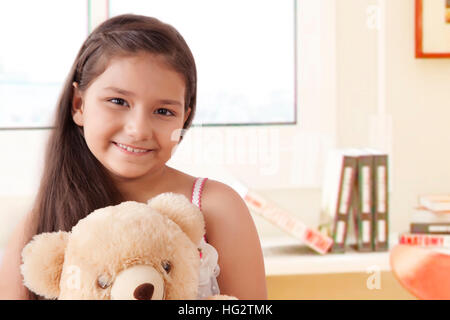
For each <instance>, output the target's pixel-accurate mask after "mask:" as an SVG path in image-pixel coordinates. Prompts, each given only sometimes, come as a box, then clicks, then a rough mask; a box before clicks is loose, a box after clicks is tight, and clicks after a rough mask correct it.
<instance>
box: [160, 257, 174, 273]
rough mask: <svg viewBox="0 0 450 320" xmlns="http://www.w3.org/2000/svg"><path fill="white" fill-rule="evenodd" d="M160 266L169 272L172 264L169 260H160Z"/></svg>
mask: <svg viewBox="0 0 450 320" xmlns="http://www.w3.org/2000/svg"><path fill="white" fill-rule="evenodd" d="M161 266H162V267H163V269H164V270H165V271H166V272H167V273H169V272H170V270H171V269H172V264H171V263H170V261H167V260H164V261H162V262H161Z"/></svg>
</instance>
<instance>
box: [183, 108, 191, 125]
mask: <svg viewBox="0 0 450 320" xmlns="http://www.w3.org/2000/svg"><path fill="white" fill-rule="evenodd" d="M191 111H192V108H191V107H189V108H188V109H187V111H186V114H185V115H184V121H183V123H185V122H186V120H187V118H189V115H190V114H191Z"/></svg>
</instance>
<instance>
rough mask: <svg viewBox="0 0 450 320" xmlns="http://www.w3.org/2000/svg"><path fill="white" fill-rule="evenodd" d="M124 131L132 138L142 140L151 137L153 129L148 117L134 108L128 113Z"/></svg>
mask: <svg viewBox="0 0 450 320" xmlns="http://www.w3.org/2000/svg"><path fill="white" fill-rule="evenodd" d="M125 131H126V133H127V134H128V135H129V136H130V137H132V138H133V139H134V140H136V141H143V140H148V139H151V138H152V132H153V129H152V125H151V121H150V119H149V118H148V117H147V116H146V115H145V113H144V112H143V111H139V110H138V109H137V108H136V109H135V110H133V112H130V113H129V114H128V118H127V122H126V124H125Z"/></svg>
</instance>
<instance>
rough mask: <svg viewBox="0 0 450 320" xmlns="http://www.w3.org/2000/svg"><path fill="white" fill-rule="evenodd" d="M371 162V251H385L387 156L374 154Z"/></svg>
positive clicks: (387, 210)
mask: <svg viewBox="0 0 450 320" xmlns="http://www.w3.org/2000/svg"><path fill="white" fill-rule="evenodd" d="M373 162H374V170H373V177H374V179H373V180H374V188H373V189H374V190H373V195H374V201H373V203H374V208H373V210H374V217H373V228H372V229H373V238H374V239H373V251H387V250H388V249H389V194H388V181H389V180H388V179H389V175H388V156H387V155H375V156H374V158H373Z"/></svg>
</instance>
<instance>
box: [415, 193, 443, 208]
mask: <svg viewBox="0 0 450 320" xmlns="http://www.w3.org/2000/svg"><path fill="white" fill-rule="evenodd" d="M419 206H421V207H424V208H426V209H428V210H431V211H435V212H440V211H450V194H429V195H421V196H419Z"/></svg>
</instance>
